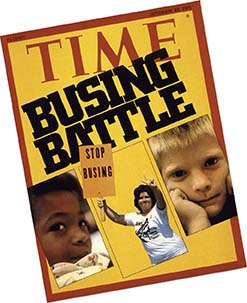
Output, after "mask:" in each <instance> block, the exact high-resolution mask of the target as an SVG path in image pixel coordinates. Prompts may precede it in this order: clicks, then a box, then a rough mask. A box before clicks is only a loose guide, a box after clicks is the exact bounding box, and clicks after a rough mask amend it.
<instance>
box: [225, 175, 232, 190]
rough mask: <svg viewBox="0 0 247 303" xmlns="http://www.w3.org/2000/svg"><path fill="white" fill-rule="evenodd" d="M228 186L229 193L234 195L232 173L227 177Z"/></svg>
mask: <svg viewBox="0 0 247 303" xmlns="http://www.w3.org/2000/svg"><path fill="white" fill-rule="evenodd" d="M226 188H227V192H228V194H229V195H232V194H233V189H232V179H231V175H230V173H229V174H228V175H227V177H226Z"/></svg>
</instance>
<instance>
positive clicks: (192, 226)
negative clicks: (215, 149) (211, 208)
mask: <svg viewBox="0 0 247 303" xmlns="http://www.w3.org/2000/svg"><path fill="white" fill-rule="evenodd" d="M170 196H171V198H172V201H173V203H174V206H175V209H176V211H177V214H178V216H179V219H180V220H181V223H182V225H183V227H184V229H185V230H186V232H187V234H188V235H190V234H193V233H195V232H197V231H200V230H202V229H205V228H207V227H209V226H210V222H209V219H208V216H207V213H206V211H205V210H204V209H203V208H202V207H201V206H199V205H198V204H196V203H194V202H192V201H190V200H188V197H187V196H186V195H185V193H184V192H183V191H181V190H180V189H178V188H176V189H173V190H171V191H170Z"/></svg>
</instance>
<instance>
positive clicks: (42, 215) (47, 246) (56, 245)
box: [35, 191, 91, 265]
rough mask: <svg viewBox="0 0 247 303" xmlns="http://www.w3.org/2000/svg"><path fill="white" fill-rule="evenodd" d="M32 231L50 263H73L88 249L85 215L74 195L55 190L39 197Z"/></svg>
mask: <svg viewBox="0 0 247 303" xmlns="http://www.w3.org/2000/svg"><path fill="white" fill-rule="evenodd" d="M35 203H39V215H38V219H37V222H36V223H35V230H36V233H37V236H38V238H39V240H40V243H41V245H42V247H43V250H44V253H45V255H46V257H47V259H48V262H49V264H50V265H53V264H55V263H58V262H70V263H75V262H76V261H78V260H79V259H81V258H82V257H84V256H85V255H87V254H89V253H90V252H91V239H90V233H89V230H88V226H87V222H86V221H85V215H84V213H83V212H82V209H81V205H80V202H79V199H78V197H77V196H76V194H74V193H72V192H68V191H54V192H50V193H47V194H44V195H43V196H41V197H39V198H38V199H37V201H36V202H35Z"/></svg>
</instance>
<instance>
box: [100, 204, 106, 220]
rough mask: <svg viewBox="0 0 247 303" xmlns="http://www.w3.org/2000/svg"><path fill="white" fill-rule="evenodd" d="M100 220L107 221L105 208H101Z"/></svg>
mask: <svg viewBox="0 0 247 303" xmlns="http://www.w3.org/2000/svg"><path fill="white" fill-rule="evenodd" d="M100 219H101V221H102V222H104V221H105V210H104V207H101V209H100Z"/></svg>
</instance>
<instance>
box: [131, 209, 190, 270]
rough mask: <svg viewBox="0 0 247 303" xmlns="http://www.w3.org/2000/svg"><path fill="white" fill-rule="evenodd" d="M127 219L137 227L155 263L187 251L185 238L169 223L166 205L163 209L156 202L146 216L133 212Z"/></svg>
mask: <svg viewBox="0 0 247 303" xmlns="http://www.w3.org/2000/svg"><path fill="white" fill-rule="evenodd" d="M125 220H126V223H127V225H131V226H134V227H135V231H136V235H137V236H138V237H139V238H140V239H141V241H142V244H143V246H144V248H145V250H146V252H147V254H148V255H149V257H150V259H151V262H152V264H153V265H155V264H157V263H160V262H163V261H165V260H168V259H171V258H174V257H176V256H178V255H181V254H183V253H185V252H186V251H187V250H186V247H185V244H184V242H183V240H182V239H181V238H180V237H179V236H178V235H177V234H176V233H175V232H174V231H173V230H172V229H171V227H170V225H169V222H168V216H167V208H166V207H165V208H164V209H162V210H161V209H158V208H157V206H156V204H155V206H154V207H153V208H152V210H151V211H150V212H149V213H148V214H147V215H146V216H144V215H142V214H141V213H134V212H133V213H128V214H126V215H125Z"/></svg>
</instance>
